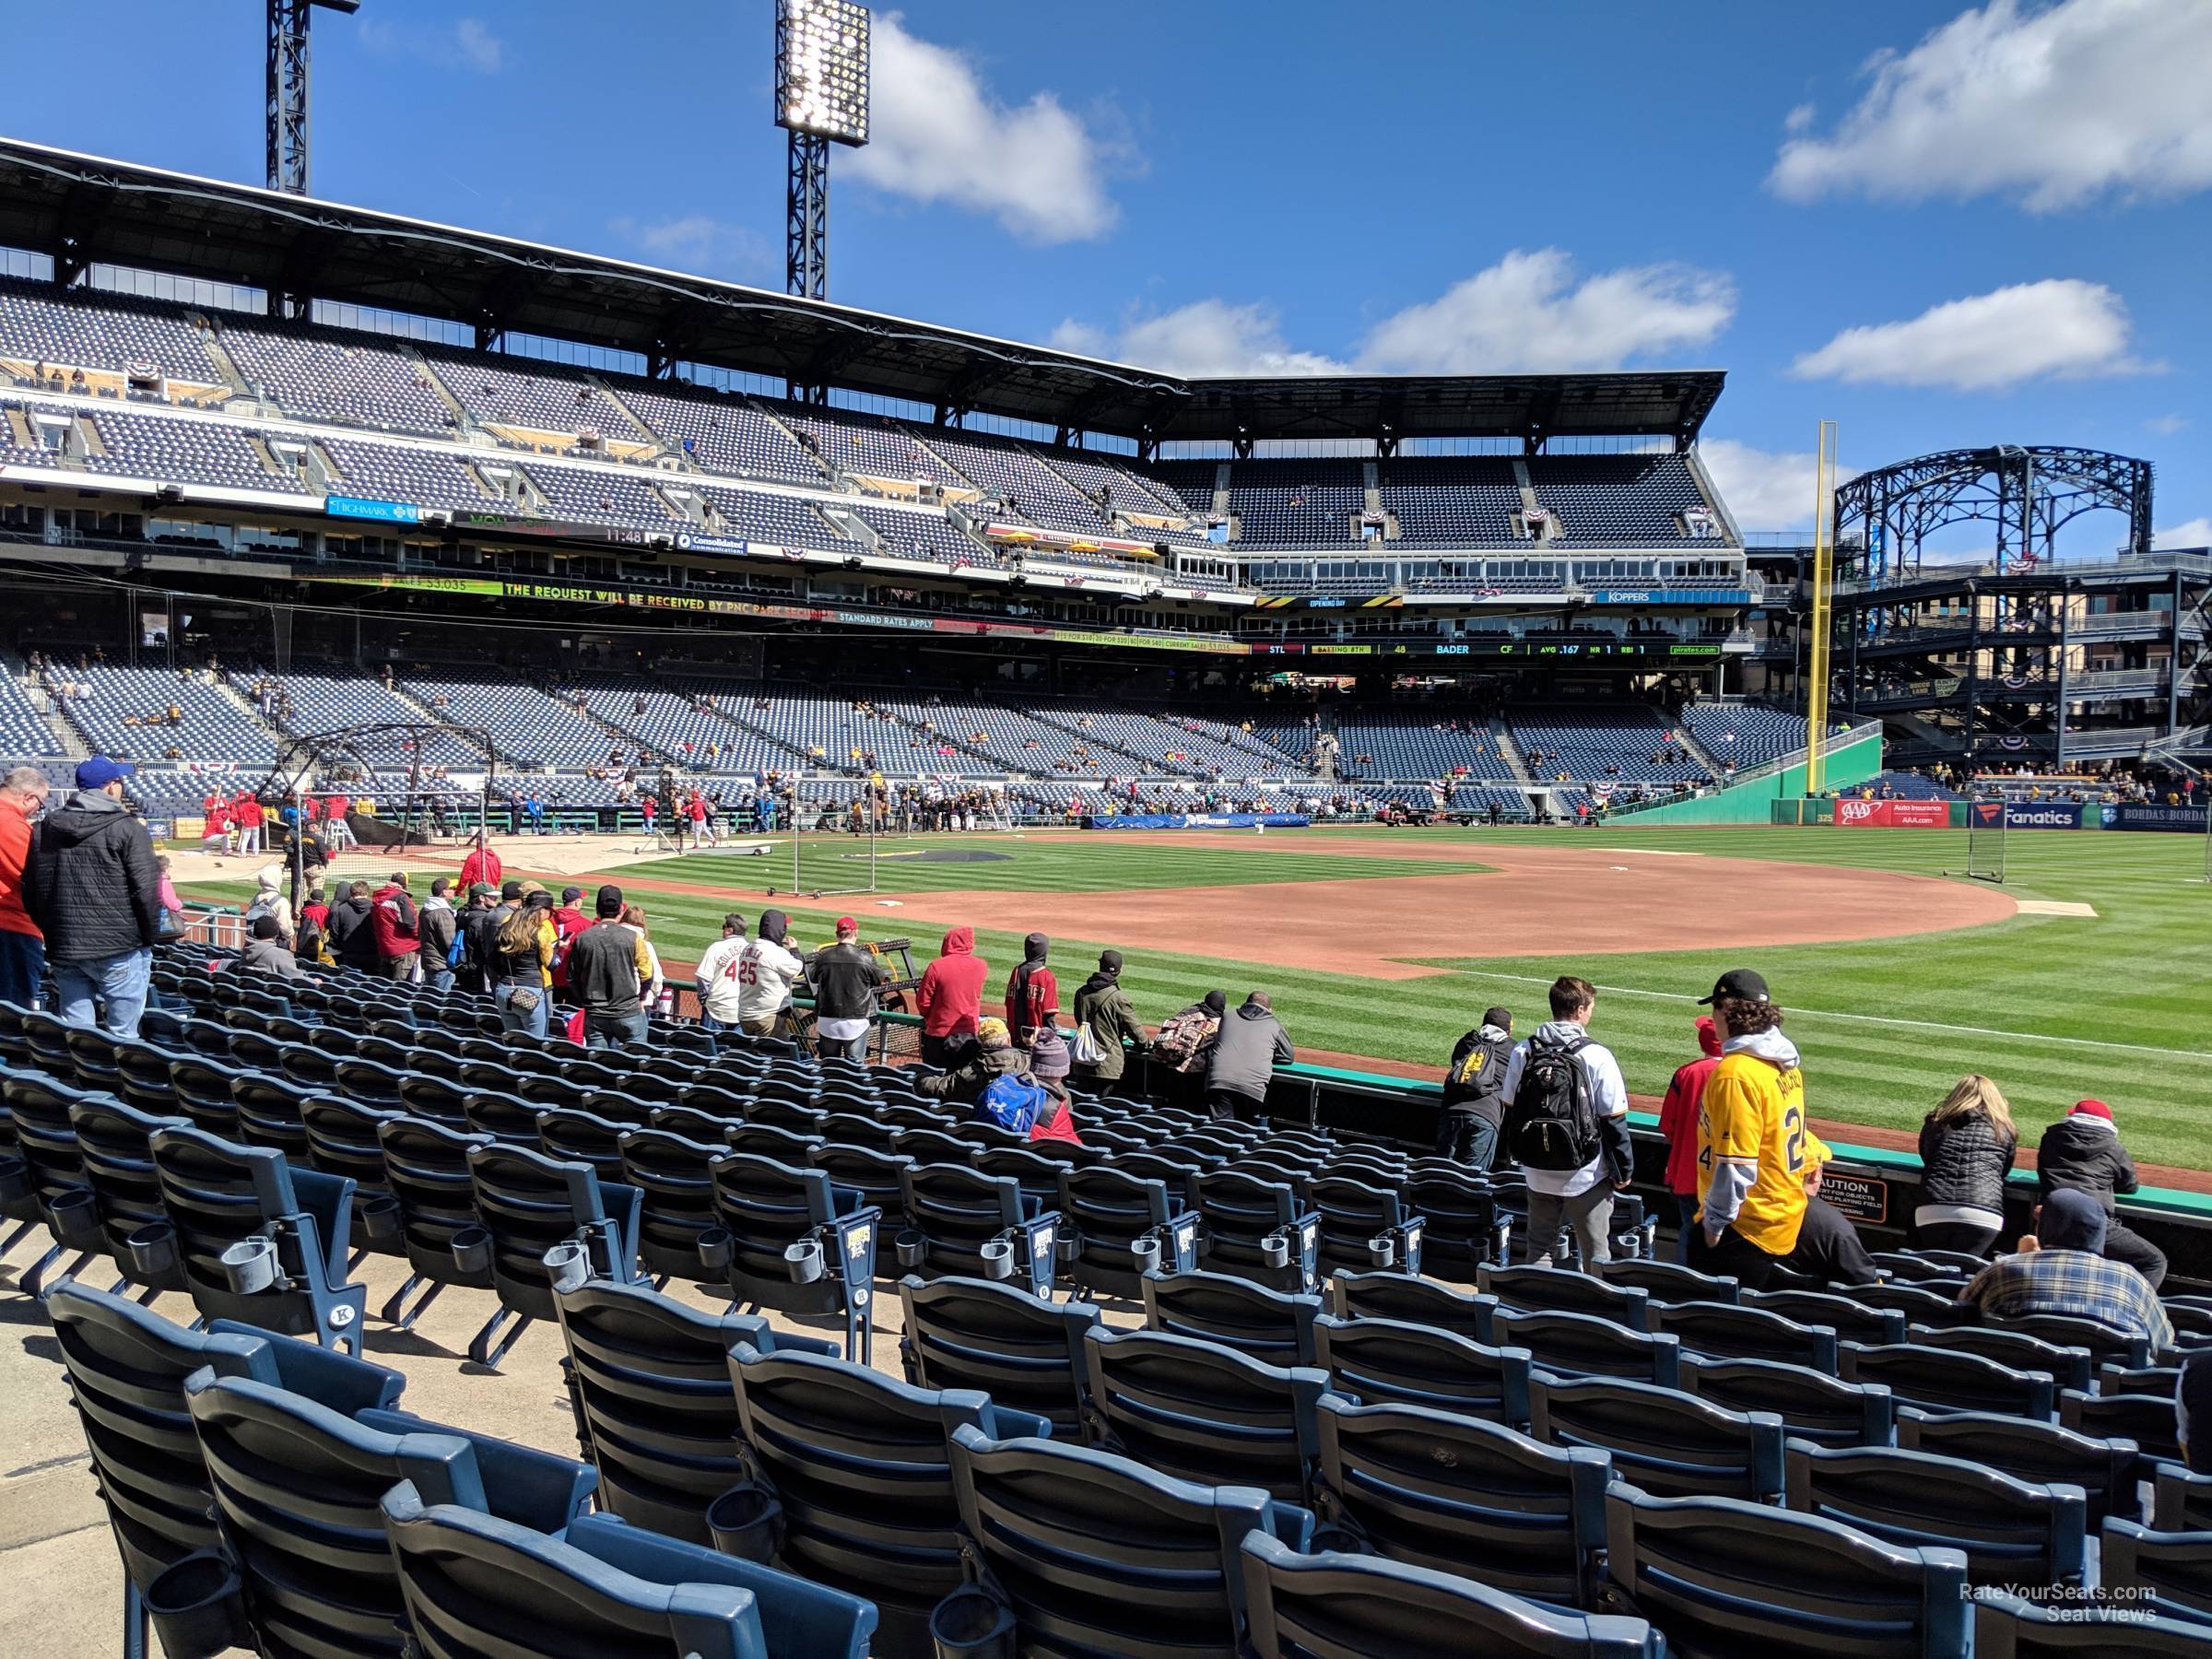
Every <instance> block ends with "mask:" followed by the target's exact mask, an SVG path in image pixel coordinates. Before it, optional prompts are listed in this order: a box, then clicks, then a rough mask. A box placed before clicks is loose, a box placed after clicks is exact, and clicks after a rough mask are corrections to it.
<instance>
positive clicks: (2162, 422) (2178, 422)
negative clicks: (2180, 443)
mask: <svg viewBox="0 0 2212 1659" xmlns="http://www.w3.org/2000/svg"><path fill="white" fill-rule="evenodd" d="M2143 425H2144V427H2145V428H2146V429H2147V430H2149V431H2153V432H2156V433H2158V435H2159V437H2161V438H2171V437H2172V436H2173V435H2174V434H2175V433H2176V432H2185V431H2187V430H2188V429H2189V418H2188V417H2187V416H2186V415H2154V416H2152V417H2151V418H2149V419H2148V420H2147V421H2145V422H2144V423H2143Z"/></svg>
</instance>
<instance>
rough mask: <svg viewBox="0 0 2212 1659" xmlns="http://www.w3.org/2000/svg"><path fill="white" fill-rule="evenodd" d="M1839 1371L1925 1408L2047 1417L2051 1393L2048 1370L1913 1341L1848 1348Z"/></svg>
mask: <svg viewBox="0 0 2212 1659" xmlns="http://www.w3.org/2000/svg"><path fill="white" fill-rule="evenodd" d="M1841 1370H1842V1373H1843V1380H1844V1381H1845V1382H1883V1383H1887V1384H1888V1388H1889V1392H1890V1393H1891V1394H1895V1395H1896V1396H1897V1402H1898V1404H1899V1405H1900V1406H1920V1407H1922V1408H1923V1409H1924V1410H1928V1411H1999V1412H2004V1413H2006V1414H2007V1415H2009V1416H2012V1417H2024V1418H2034V1419H2035V1420H2036V1421H2038V1422H2048V1421H2050V1419H2051V1408H2052V1406H2053V1404H2054V1401H2053V1394H2055V1392H2056V1390H2055V1386H2054V1384H2053V1380H2052V1377H2051V1374H2050V1373H2049V1372H2048V1371H2014V1370H2013V1369H2012V1368H2011V1367H2009V1366H2005V1365H1999V1364H1998V1363H1997V1362H1996V1361H1995V1360H1994V1359H1983V1358H1982V1357H1981V1356H1980V1355H1979V1354H1959V1353H1951V1352H1948V1351H1947V1350H1945V1349H1942V1348H1931V1347H1919V1346H1918V1345H1916V1344H1912V1343H1906V1344H1903V1345H1901V1346H1898V1347H1847V1348H1845V1349H1844V1350H1843V1351H1842V1355H1841Z"/></svg>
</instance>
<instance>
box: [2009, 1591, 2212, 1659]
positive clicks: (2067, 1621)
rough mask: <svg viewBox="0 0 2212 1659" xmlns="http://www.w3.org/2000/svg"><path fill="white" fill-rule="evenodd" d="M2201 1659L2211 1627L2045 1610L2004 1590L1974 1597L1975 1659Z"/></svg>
mask: <svg viewBox="0 0 2212 1659" xmlns="http://www.w3.org/2000/svg"><path fill="white" fill-rule="evenodd" d="M2087 1653H2095V1654H2099V1655H2100V1656H2104V1659H2110V1656H2112V1655H2118V1654H2125V1655H2127V1659H2205V1655H2206V1654H2212V1628H2208V1627H2206V1626H2205V1625H2201V1624H2196V1623H2194V1622H2191V1621H2189V1620H2185V1619H2180V1618H2160V1617H2159V1616H2157V1615H2155V1614H2149V1613H2146V1612H2144V1611H2142V1610H2141V1609H2139V1608H2136V1607H2131V1606H2111V1607H2100V1606H2081V1605H2079V1604H2077V1603H2064V1604H2058V1605H2049V1604H2042V1603H2037V1602H2032V1601H2027V1600H2023V1599H2022V1598H2021V1597H2019V1596H2017V1595H2010V1594H2006V1593H2004V1592H2003V1591H1994V1590H1988V1591H1983V1593H1982V1594H1980V1595H1978V1596H1976V1597H1975V1598H1974V1659H2068V1656H2069V1655H2073V1654H2087Z"/></svg>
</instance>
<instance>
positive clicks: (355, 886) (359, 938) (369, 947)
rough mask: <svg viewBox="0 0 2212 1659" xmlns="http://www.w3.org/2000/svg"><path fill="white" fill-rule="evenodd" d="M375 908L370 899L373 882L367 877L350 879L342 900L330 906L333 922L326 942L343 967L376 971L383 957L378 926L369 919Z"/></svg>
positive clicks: (340, 898) (337, 961)
mask: <svg viewBox="0 0 2212 1659" xmlns="http://www.w3.org/2000/svg"><path fill="white" fill-rule="evenodd" d="M375 908H376V906H375V905H374V904H372V903H371V902H370V900H369V884H368V883H367V882H365V881H354V882H348V883H347V887H346V890H345V892H344V893H342V894H340V895H339V897H338V901H337V902H336V903H335V904H334V905H332V906H331V907H330V926H329V927H328V928H327V929H325V930H324V945H325V946H326V947H327V948H328V949H329V951H330V954H331V957H332V959H333V960H335V962H336V963H337V964H338V966H340V967H341V968H356V969H359V971H361V972H363V973H374V972H376V971H377V967H378V963H379V958H378V956H377V954H376V929H375V928H374V927H373V926H372V925H371V924H370V920H369V916H370V912H371V911H373V910H375Z"/></svg>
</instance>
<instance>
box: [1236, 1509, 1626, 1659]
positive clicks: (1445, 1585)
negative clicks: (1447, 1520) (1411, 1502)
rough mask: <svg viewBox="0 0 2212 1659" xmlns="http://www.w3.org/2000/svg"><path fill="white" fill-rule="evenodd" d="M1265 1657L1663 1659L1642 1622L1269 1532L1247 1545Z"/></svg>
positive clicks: (1256, 1637) (1260, 1652)
mask: <svg viewBox="0 0 2212 1659" xmlns="http://www.w3.org/2000/svg"><path fill="white" fill-rule="evenodd" d="M1243 1558H1244V1599H1245V1603H1246V1608H1247V1614H1246V1616H1247V1618H1248V1619H1249V1620H1250V1624H1251V1636H1250V1640H1251V1641H1252V1645H1253V1652H1254V1653H1255V1654H1256V1655H1257V1656H1258V1659H1327V1656H1329V1655H1335V1654H1398V1653H1406V1654H1413V1653H1496V1654H1502V1655H1508V1656H1509V1659H1661V1656H1662V1655H1663V1654H1665V1652H1666V1643H1665V1639H1664V1638H1662V1637H1661V1636H1660V1634H1659V1633H1658V1632H1657V1631H1656V1630H1653V1629H1652V1627H1651V1626H1650V1625H1648V1624H1646V1623H1645V1622H1644V1621H1643V1620H1641V1619H1640V1618H1619V1617H1618V1616H1615V1615H1609V1614H1596V1615H1592V1614H1583V1613H1567V1612H1561V1611H1559V1609H1556V1608H1552V1607H1545V1606H1537V1605H1536V1604H1535V1603H1534V1602H1530V1601H1526V1600H1524V1599H1523V1598H1522V1597H1520V1596H1517V1595H1511V1594H1507V1593H1505V1592H1504V1591H1501V1590H1493V1589H1490V1588H1489V1587H1488V1586H1487V1585H1484V1584H1478V1583H1474V1582H1473V1581H1471V1580H1469V1579H1465V1578H1459V1577H1454V1576H1453V1575H1452V1574H1450V1573H1445V1572H1436V1571H1429V1570H1427V1569H1425V1568H1420V1567H1411V1566H1406V1565H1404V1564H1403V1563H1400V1562H1397V1561H1388V1560H1380V1559H1376V1558H1374V1557H1372V1556H1356V1555H1341V1554H1338V1553H1336V1552H1335V1551H1324V1552H1321V1553H1319V1554H1313V1555H1301V1554H1300V1553H1299V1552H1298V1551H1296V1550H1294V1549H1291V1548H1289V1547H1288V1546H1286V1545H1284V1544H1283V1543H1281V1542H1280V1541H1279V1540H1277V1539H1275V1538H1271V1537H1269V1536H1268V1535H1266V1534H1265V1533H1258V1532H1253V1533H1247V1534H1246V1535H1244V1544H1243Z"/></svg>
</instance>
